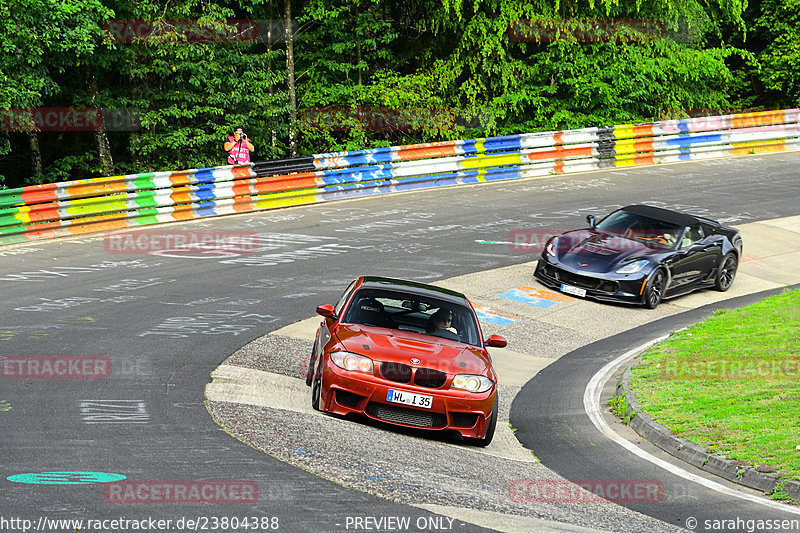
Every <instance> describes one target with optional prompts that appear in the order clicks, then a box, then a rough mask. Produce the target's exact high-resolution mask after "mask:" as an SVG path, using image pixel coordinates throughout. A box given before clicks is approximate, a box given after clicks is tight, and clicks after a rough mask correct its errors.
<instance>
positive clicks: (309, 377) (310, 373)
mask: <svg viewBox="0 0 800 533" xmlns="http://www.w3.org/2000/svg"><path fill="white" fill-rule="evenodd" d="M313 381H314V350H313V349H312V350H311V358H310V359H309V360H308V369H307V370H306V385H307V386H308V387H310V386H311V383H312V382H313Z"/></svg>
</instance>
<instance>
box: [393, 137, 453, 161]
mask: <svg viewBox="0 0 800 533" xmlns="http://www.w3.org/2000/svg"><path fill="white" fill-rule="evenodd" d="M431 144H434V143H431ZM397 155H398V157H399V158H400V160H401V161H405V160H408V159H422V158H427V157H439V156H445V155H456V147H455V143H453V142H452V141H450V143H449V144H446V145H439V146H427V145H425V144H412V145H411V146H408V147H406V148H401V149H400V150H398V151H397Z"/></svg>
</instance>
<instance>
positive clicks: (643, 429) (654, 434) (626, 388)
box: [616, 358, 800, 501]
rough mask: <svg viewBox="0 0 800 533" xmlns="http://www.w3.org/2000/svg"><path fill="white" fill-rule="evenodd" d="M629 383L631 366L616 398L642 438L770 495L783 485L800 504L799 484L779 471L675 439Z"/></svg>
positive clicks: (700, 465)
mask: <svg viewBox="0 0 800 533" xmlns="http://www.w3.org/2000/svg"><path fill="white" fill-rule="evenodd" d="M636 364H638V358H637V359H636V360H634V363H633V365H632V366H636ZM630 381H631V367H628V368H627V369H626V370H625V372H624V373H623V375H622V378H621V379H620V381H619V383H618V384H617V392H616V394H617V396H621V395H623V394H624V395H625V403H626V404H627V407H628V413H633V416H632V417H631V419H630V423H629V425H630V427H631V429H633V430H634V431H635V432H636V433H638V434H639V435H640V436H642V437H643V438H645V439H647V440H648V441H650V442H651V443H653V444H655V445H656V446H658V447H659V448H661V449H662V450H664V451H665V452H667V453H669V454H670V455H672V456H674V457H677V458H678V459H681V460H683V461H685V462H687V463H689V464H690V465H692V466H695V467H697V468H699V469H701V470H703V471H705V472H709V473H711V474H714V475H717V476H719V477H722V478H725V479H727V480H728V481H731V482H733V483H737V484H739V485H744V486H745V487H749V488H751V489H755V490H758V491H761V492H763V493H765V494H769V493H770V492H772V491H773V490H774V489H775V488H776V486H778V485H780V484H781V483H783V492H785V493H786V494H788V495H789V497H790V498H792V499H793V500H798V501H800V481H795V480H788V481H781V480H780V479H779V476H780V475H781V472H780V471H778V472H777V473H766V472H759V471H758V470H756V469H755V468H753V467H752V466H749V465H742V464H740V462H739V461H735V460H733V459H728V458H727V457H725V456H724V455H713V454H712V453H710V452H709V451H708V450H706V449H705V448H703V447H702V446H698V445H697V444H695V443H693V442H689V441H688V440H686V439H683V438H679V437H676V436H675V435H674V434H673V433H672V431H670V430H669V429H667V428H666V427H664V426H662V425H661V424H659V423H658V422H656V421H655V420H653V419H652V417H651V416H650V415H648V414H647V413H645V412H644V411H642V406H641V405H640V404H639V402H638V401H637V400H636V393H634V391H633V389H632V388H631V384H630Z"/></svg>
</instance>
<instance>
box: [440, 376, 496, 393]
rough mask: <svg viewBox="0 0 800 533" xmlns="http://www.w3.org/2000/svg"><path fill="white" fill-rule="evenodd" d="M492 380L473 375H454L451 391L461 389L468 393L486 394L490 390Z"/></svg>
mask: <svg viewBox="0 0 800 533" xmlns="http://www.w3.org/2000/svg"><path fill="white" fill-rule="evenodd" d="M492 385H494V383H492V380H491V379H489V378H487V377H486V376H475V375H473V374H456V375H455V376H454V377H453V382H452V383H451V384H450V388H451V389H462V390H465V391H469V392H486V391H487V390H489V389H491V388H492Z"/></svg>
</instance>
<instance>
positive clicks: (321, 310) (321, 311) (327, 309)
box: [317, 304, 336, 318]
mask: <svg viewBox="0 0 800 533" xmlns="http://www.w3.org/2000/svg"><path fill="white" fill-rule="evenodd" d="M317 314H318V315H320V316H324V317H325V318H336V312H335V311H334V310H333V306H332V305H330V304H323V305H318V306H317Z"/></svg>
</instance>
